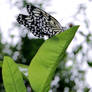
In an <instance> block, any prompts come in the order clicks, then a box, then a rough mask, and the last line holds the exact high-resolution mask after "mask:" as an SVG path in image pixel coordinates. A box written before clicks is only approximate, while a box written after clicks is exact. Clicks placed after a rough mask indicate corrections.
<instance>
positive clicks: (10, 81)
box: [2, 56, 26, 92]
mask: <svg viewBox="0 0 92 92" xmlns="http://www.w3.org/2000/svg"><path fill="white" fill-rule="evenodd" d="M2 75H3V82H4V87H5V90H6V92H26V87H25V85H24V81H23V78H22V75H21V72H20V71H19V69H18V66H17V64H16V63H15V62H14V61H13V60H12V59H11V58H10V57H8V56H5V57H4V61H3V68H2Z"/></svg>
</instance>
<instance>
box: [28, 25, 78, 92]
mask: <svg viewBox="0 0 92 92" xmlns="http://www.w3.org/2000/svg"><path fill="white" fill-rule="evenodd" d="M78 27H79V26H74V27H72V28H70V29H68V30H66V31H64V32H62V33H60V34H58V35H56V36H54V37H52V38H51V39H48V40H46V41H45V42H44V44H43V45H42V46H41V47H40V49H39V50H38V52H37V54H36V56H35V57H34V58H33V60H32V61H31V64H30V66H29V69H28V74H29V75H28V77H29V81H30V84H31V86H32V89H33V90H34V92H48V90H49V88H50V82H51V80H52V77H53V75H54V72H55V70H56V68H57V66H58V64H59V62H60V61H61V59H62V58H63V55H64V52H65V50H66V48H67V47H68V45H69V44H70V42H71V41H72V39H73V37H74V35H75V33H76V31H77V29H78Z"/></svg>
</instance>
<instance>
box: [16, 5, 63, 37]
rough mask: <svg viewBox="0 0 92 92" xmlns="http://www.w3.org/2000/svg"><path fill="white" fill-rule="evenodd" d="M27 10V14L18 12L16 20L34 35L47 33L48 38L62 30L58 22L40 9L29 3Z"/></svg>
mask: <svg viewBox="0 0 92 92" xmlns="http://www.w3.org/2000/svg"><path fill="white" fill-rule="evenodd" d="M27 12H28V13H29V15H23V14H19V15H18V17H17V21H18V23H19V24H21V25H24V26H25V27H26V28H27V29H28V30H30V31H31V32H32V33H33V35H34V36H37V37H44V36H45V35H47V36H48V37H49V38H50V37H52V36H54V35H55V34H57V33H60V32H63V31H64V30H63V27H61V26H60V24H59V22H58V21H57V20H56V19H55V18H54V17H52V16H51V15H49V14H48V13H46V12H45V11H43V10H42V9H40V8H37V7H35V6H34V5H32V4H31V5H27Z"/></svg>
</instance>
